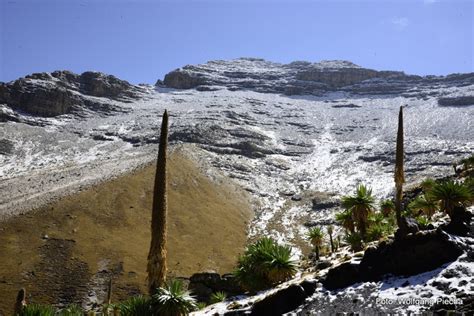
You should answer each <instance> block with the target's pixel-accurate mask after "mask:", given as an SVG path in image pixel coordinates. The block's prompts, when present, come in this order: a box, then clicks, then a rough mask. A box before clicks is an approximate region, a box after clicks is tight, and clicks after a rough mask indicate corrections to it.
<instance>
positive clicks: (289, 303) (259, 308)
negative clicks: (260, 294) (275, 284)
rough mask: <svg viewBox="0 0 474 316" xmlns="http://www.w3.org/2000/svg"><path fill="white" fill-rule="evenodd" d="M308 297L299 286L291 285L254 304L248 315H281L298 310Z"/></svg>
mask: <svg viewBox="0 0 474 316" xmlns="http://www.w3.org/2000/svg"><path fill="white" fill-rule="evenodd" d="M313 293H314V291H313ZM308 296H309V294H308V293H307V292H306V291H305V289H304V288H303V287H302V286H301V285H298V284H293V285H290V286H289V287H287V288H284V289H282V290H280V291H277V292H275V293H274V294H272V295H269V296H267V297H265V298H264V299H262V300H261V301H258V302H256V303H255V304H254V305H253V307H252V311H251V313H250V315H258V316H267V315H268V316H275V315H282V314H285V313H288V312H291V311H293V310H295V309H296V308H298V306H300V305H301V304H302V303H303V302H304V300H305V299H306V297H308Z"/></svg>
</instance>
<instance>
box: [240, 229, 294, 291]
mask: <svg viewBox="0 0 474 316" xmlns="http://www.w3.org/2000/svg"><path fill="white" fill-rule="evenodd" d="M296 267H297V265H296V262H295V261H293V260H292V259H291V247H288V246H282V245H279V244H277V243H276V241H275V240H273V239H272V238H268V237H263V238H262V239H260V240H258V241H257V242H255V243H253V244H251V245H249V246H248V247H247V249H246V250H245V253H244V254H243V255H242V256H240V258H239V261H238V266H237V269H236V270H235V271H234V275H235V277H236V279H237V281H238V282H239V283H240V284H241V286H242V287H244V288H245V289H247V290H250V291H254V290H261V289H265V288H268V287H270V286H272V285H275V284H277V283H280V282H283V281H286V280H287V279H289V278H291V277H292V276H293V275H294V274H295V273H296Z"/></svg>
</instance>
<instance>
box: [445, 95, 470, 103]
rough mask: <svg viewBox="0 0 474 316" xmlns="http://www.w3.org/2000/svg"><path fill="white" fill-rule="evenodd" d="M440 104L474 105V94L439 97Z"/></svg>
mask: <svg viewBox="0 0 474 316" xmlns="http://www.w3.org/2000/svg"><path fill="white" fill-rule="evenodd" d="M438 104H439V105H440V106H470V105H474V95H466V96H457V97H446V98H439V99H438Z"/></svg>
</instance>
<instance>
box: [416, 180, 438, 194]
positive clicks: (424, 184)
mask: <svg viewBox="0 0 474 316" xmlns="http://www.w3.org/2000/svg"><path fill="white" fill-rule="evenodd" d="M435 185H436V181H435V180H433V179H431V178H426V179H425V180H423V181H421V183H420V187H421V189H422V190H423V192H424V193H428V192H429V191H431V189H433V187H434V186H435Z"/></svg>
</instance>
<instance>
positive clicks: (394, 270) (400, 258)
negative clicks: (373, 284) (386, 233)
mask: <svg viewBox="0 0 474 316" xmlns="http://www.w3.org/2000/svg"><path fill="white" fill-rule="evenodd" d="M461 254H462V249H461V248H459V246H458V245H457V244H456V243H454V242H453V241H451V240H450V239H449V236H448V235H447V234H446V233H444V232H443V231H442V230H441V229H437V230H434V231H425V232H419V233H416V234H410V235H408V236H406V237H405V238H403V239H401V240H396V241H394V242H391V243H387V244H380V245H379V246H378V247H377V248H369V249H367V250H366V251H365V254H364V257H363V258H362V261H361V263H360V272H361V276H362V278H363V279H365V280H377V279H379V278H381V277H382V276H383V275H385V274H388V273H391V274H393V275H414V274H419V273H422V272H426V271H430V270H433V269H435V268H438V267H439V266H441V265H443V264H445V263H448V262H451V261H454V260H455V259H456V258H457V257H459V256H460V255H461Z"/></svg>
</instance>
